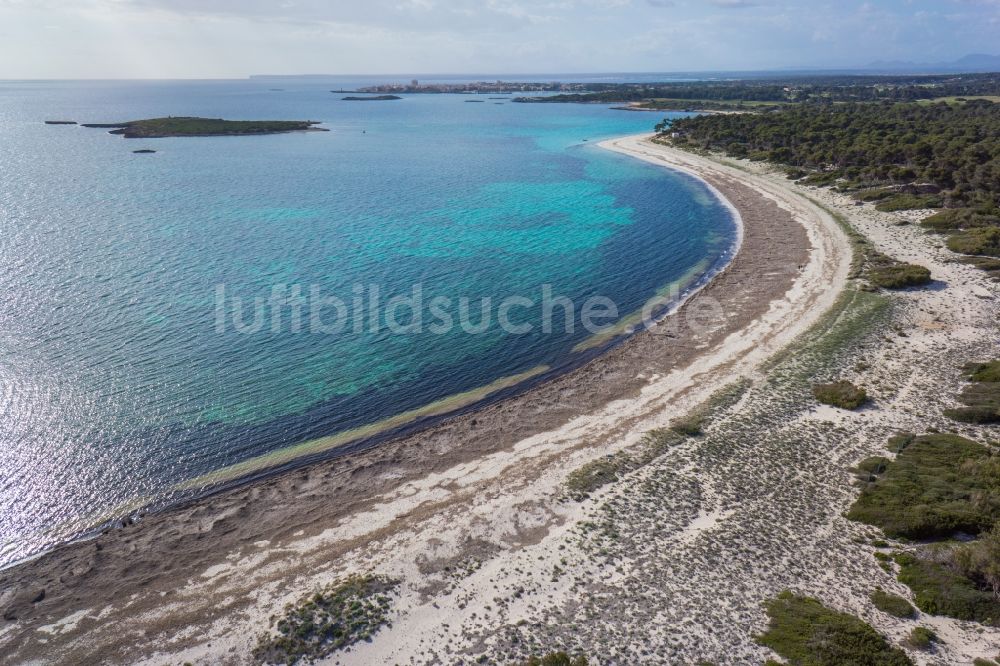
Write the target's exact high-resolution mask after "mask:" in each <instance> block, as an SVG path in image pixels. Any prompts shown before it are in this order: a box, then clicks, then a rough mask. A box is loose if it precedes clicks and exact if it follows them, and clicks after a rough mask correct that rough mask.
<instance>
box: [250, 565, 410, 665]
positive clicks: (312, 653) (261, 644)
mask: <svg viewBox="0 0 1000 666" xmlns="http://www.w3.org/2000/svg"><path fill="white" fill-rule="evenodd" d="M396 586H397V583H396V582H395V581H392V580H389V579H388V578H385V577H382V576H349V577H347V578H344V579H342V580H339V581H337V582H335V583H332V584H330V585H328V586H327V587H324V588H322V589H320V590H317V591H316V592H314V593H312V594H311V595H309V596H307V597H305V598H303V599H302V600H301V601H299V602H298V603H296V604H289V605H288V606H286V607H285V612H284V614H283V615H282V616H281V617H279V618H277V621H276V622H272V631H271V632H269V633H267V634H264V635H263V636H261V637H260V639H259V640H258V642H257V647H255V648H254V651H253V657H254V659H255V660H256V661H257V662H258V663H263V664H295V663H298V662H299V661H302V660H305V661H312V660H314V659H320V658H322V657H325V656H327V655H330V654H332V653H334V652H336V651H337V650H341V649H343V648H346V647H349V646H351V645H353V644H355V643H357V642H359V641H364V640H370V639H371V637H372V636H373V635H375V634H376V633H377V632H378V630H379V629H381V628H382V627H383V626H384V625H387V624H389V618H388V616H389V606H390V601H391V600H390V594H391V593H392V591H393V590H394V589H395V588H396ZM275 632H276V633H275Z"/></svg>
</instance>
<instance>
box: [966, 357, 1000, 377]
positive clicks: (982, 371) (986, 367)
mask: <svg viewBox="0 0 1000 666" xmlns="http://www.w3.org/2000/svg"><path fill="white" fill-rule="evenodd" d="M965 371H966V372H967V373H968V375H967V378H968V380H969V381H970V382H1000V361H987V362H986V363H969V364H968V365H966V366H965Z"/></svg>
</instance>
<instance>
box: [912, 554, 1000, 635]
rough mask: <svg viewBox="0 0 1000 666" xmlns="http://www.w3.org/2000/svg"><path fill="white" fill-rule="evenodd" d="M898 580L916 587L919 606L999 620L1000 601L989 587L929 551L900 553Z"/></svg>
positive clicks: (965, 617)
mask: <svg viewBox="0 0 1000 666" xmlns="http://www.w3.org/2000/svg"><path fill="white" fill-rule="evenodd" d="M896 564H898V565H899V581H900V582H901V583H903V584H904V585H906V586H907V587H909V588H910V589H911V590H913V599H914V603H916V605H917V608H919V609H920V610H922V611H923V612H925V613H929V614H931V615H946V616H948V617H953V618H956V619H959V620H970V621H974V622H982V623H984V624H996V623H997V621H998V620H1000V602H998V601H997V599H996V597H995V596H994V595H993V594H992V593H991V592H989V591H987V590H984V589H981V588H980V587H979V586H977V585H976V583H975V581H973V580H972V579H970V578H968V577H967V576H965V575H963V574H962V573H961V572H960V571H958V570H957V568H956V567H955V566H954V565H953V564H952V563H951V561H950V554H946V556H945V557H944V558H932V557H929V556H927V554H926V553H925V554H923V556H921V555H917V554H914V553H897V554H896Z"/></svg>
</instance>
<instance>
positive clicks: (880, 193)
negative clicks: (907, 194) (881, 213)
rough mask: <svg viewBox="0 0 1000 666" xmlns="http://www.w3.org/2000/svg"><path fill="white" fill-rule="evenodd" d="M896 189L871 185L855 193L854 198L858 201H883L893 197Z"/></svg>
mask: <svg viewBox="0 0 1000 666" xmlns="http://www.w3.org/2000/svg"><path fill="white" fill-rule="evenodd" d="M894 192H895V190H891V189H882V188H877V187H870V188H868V189H864V190H860V191H859V192H855V193H854V195H853V196H854V198H855V199H857V200H858V201H881V200H882V199H887V198H888V197H891V196H892V195H893V193H894Z"/></svg>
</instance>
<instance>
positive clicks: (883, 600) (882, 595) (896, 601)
mask: <svg viewBox="0 0 1000 666" xmlns="http://www.w3.org/2000/svg"><path fill="white" fill-rule="evenodd" d="M871 602H872V605H873V606H875V608H877V609H879V610H880V611H882V612H883V613H888V614H889V615H892V616H893V617H899V618H906V619H911V618H914V617H916V616H917V611H916V609H915V608H914V607H913V604H911V603H910V602H909V601H907V600H906V599H904V598H903V597H901V596H899V595H898V594H892V593H891V592H886V591H885V590H883V589H882V588H881V587H877V588H875V591H874V592H872V593H871Z"/></svg>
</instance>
